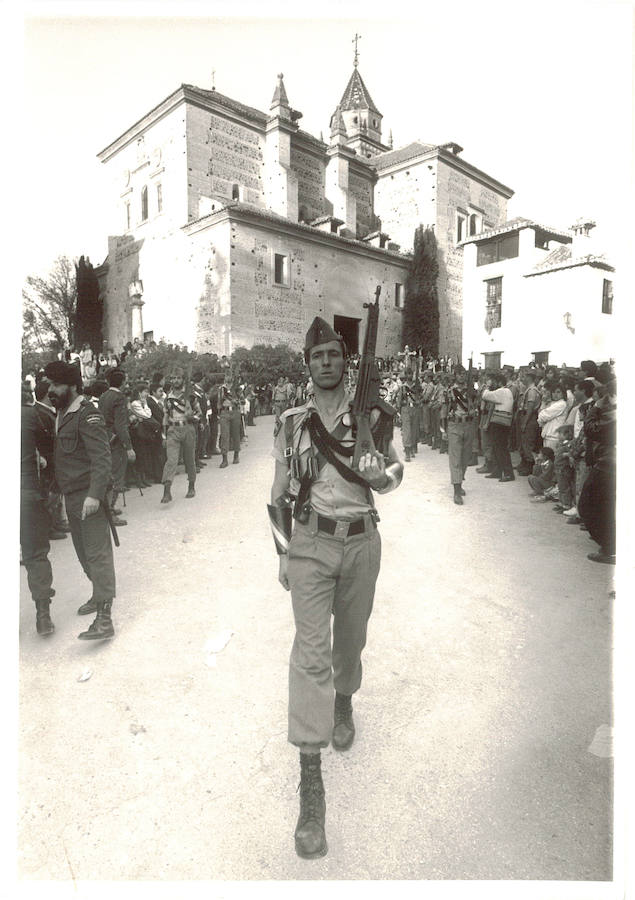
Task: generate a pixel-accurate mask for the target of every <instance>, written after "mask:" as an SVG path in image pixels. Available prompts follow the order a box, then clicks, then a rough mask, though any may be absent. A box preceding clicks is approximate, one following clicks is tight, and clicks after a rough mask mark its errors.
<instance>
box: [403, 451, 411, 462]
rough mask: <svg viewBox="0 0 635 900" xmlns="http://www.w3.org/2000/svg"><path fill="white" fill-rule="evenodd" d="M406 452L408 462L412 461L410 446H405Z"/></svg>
mask: <svg viewBox="0 0 635 900" xmlns="http://www.w3.org/2000/svg"><path fill="white" fill-rule="evenodd" d="M404 452H405V454H406V462H410V447H404Z"/></svg>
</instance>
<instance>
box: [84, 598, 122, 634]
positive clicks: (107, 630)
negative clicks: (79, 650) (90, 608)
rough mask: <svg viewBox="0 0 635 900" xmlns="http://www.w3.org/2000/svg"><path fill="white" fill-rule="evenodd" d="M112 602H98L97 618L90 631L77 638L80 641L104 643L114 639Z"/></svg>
mask: <svg viewBox="0 0 635 900" xmlns="http://www.w3.org/2000/svg"><path fill="white" fill-rule="evenodd" d="M111 610H112V600H99V601H98V602H97V616H96V617H95V621H94V622H93V623H92V624H91V625H90V627H89V629H88V631H82V633H81V634H78V635H77V637H78V638H79V640H80V641H103V640H106V639H107V638H111V637H114V634H115V629H114V628H113V624H112V618H111V615H110V614H111Z"/></svg>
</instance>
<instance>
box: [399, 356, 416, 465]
mask: <svg viewBox="0 0 635 900" xmlns="http://www.w3.org/2000/svg"><path fill="white" fill-rule="evenodd" d="M403 377H404V381H403V384H402V385H401V386H400V387H399V388H398V389H397V394H396V396H395V407H396V409H397V410H398V412H399V417H400V418H401V440H402V442H403V452H404V456H405V459H406V462H410V460H411V459H412V458H413V456H414V455H415V453H416V440H417V439H416V435H415V428H416V425H417V417H416V402H417V396H416V390H415V379H414V373H413V371H412V369H406V370H405V372H404V373H403Z"/></svg>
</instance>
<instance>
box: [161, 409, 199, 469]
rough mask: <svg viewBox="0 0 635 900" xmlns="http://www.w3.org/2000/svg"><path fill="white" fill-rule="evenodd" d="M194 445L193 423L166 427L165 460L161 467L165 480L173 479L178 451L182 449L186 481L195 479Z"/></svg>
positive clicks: (177, 460) (177, 462)
mask: <svg viewBox="0 0 635 900" xmlns="http://www.w3.org/2000/svg"><path fill="white" fill-rule="evenodd" d="M195 445H196V432H195V430H194V425H191V424H185V425H170V426H169V427H168V434H167V439H166V442H165V451H166V454H167V460H166V462H165V466H164V467H163V478H162V479H161V480H162V481H163V483H164V484H165V482H166V481H174V476H175V475H176V468H177V466H178V464H179V451H180V450H181V448H182V449H183V462H184V463H185V471H186V472H187V477H188V481H195V480H196V463H195V462H194V448H195Z"/></svg>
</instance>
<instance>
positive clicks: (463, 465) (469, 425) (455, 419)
mask: <svg viewBox="0 0 635 900" xmlns="http://www.w3.org/2000/svg"><path fill="white" fill-rule="evenodd" d="M444 409H445V410H446V412H445V415H446V419H445V420H444V421H443V422H442V426H443V428H444V429H445V431H446V433H447V436H448V462H449V463H450V481H451V483H452V485H453V487H454V502H455V503H456V504H457V506H463V497H465V490H464V489H463V481H464V479H465V472H466V470H467V467H468V466H469V465H470V463H471V461H472V445H473V441H474V430H475V417H476V409H477V400H476V398H475V396H474V391H473V386H472V385H468V382H467V373H466V371H465V369H464V368H463V366H456V368H455V370H454V382H453V384H452V385H451V386H450V388H449V390H448V392H447V397H446V403H445V407H444Z"/></svg>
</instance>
